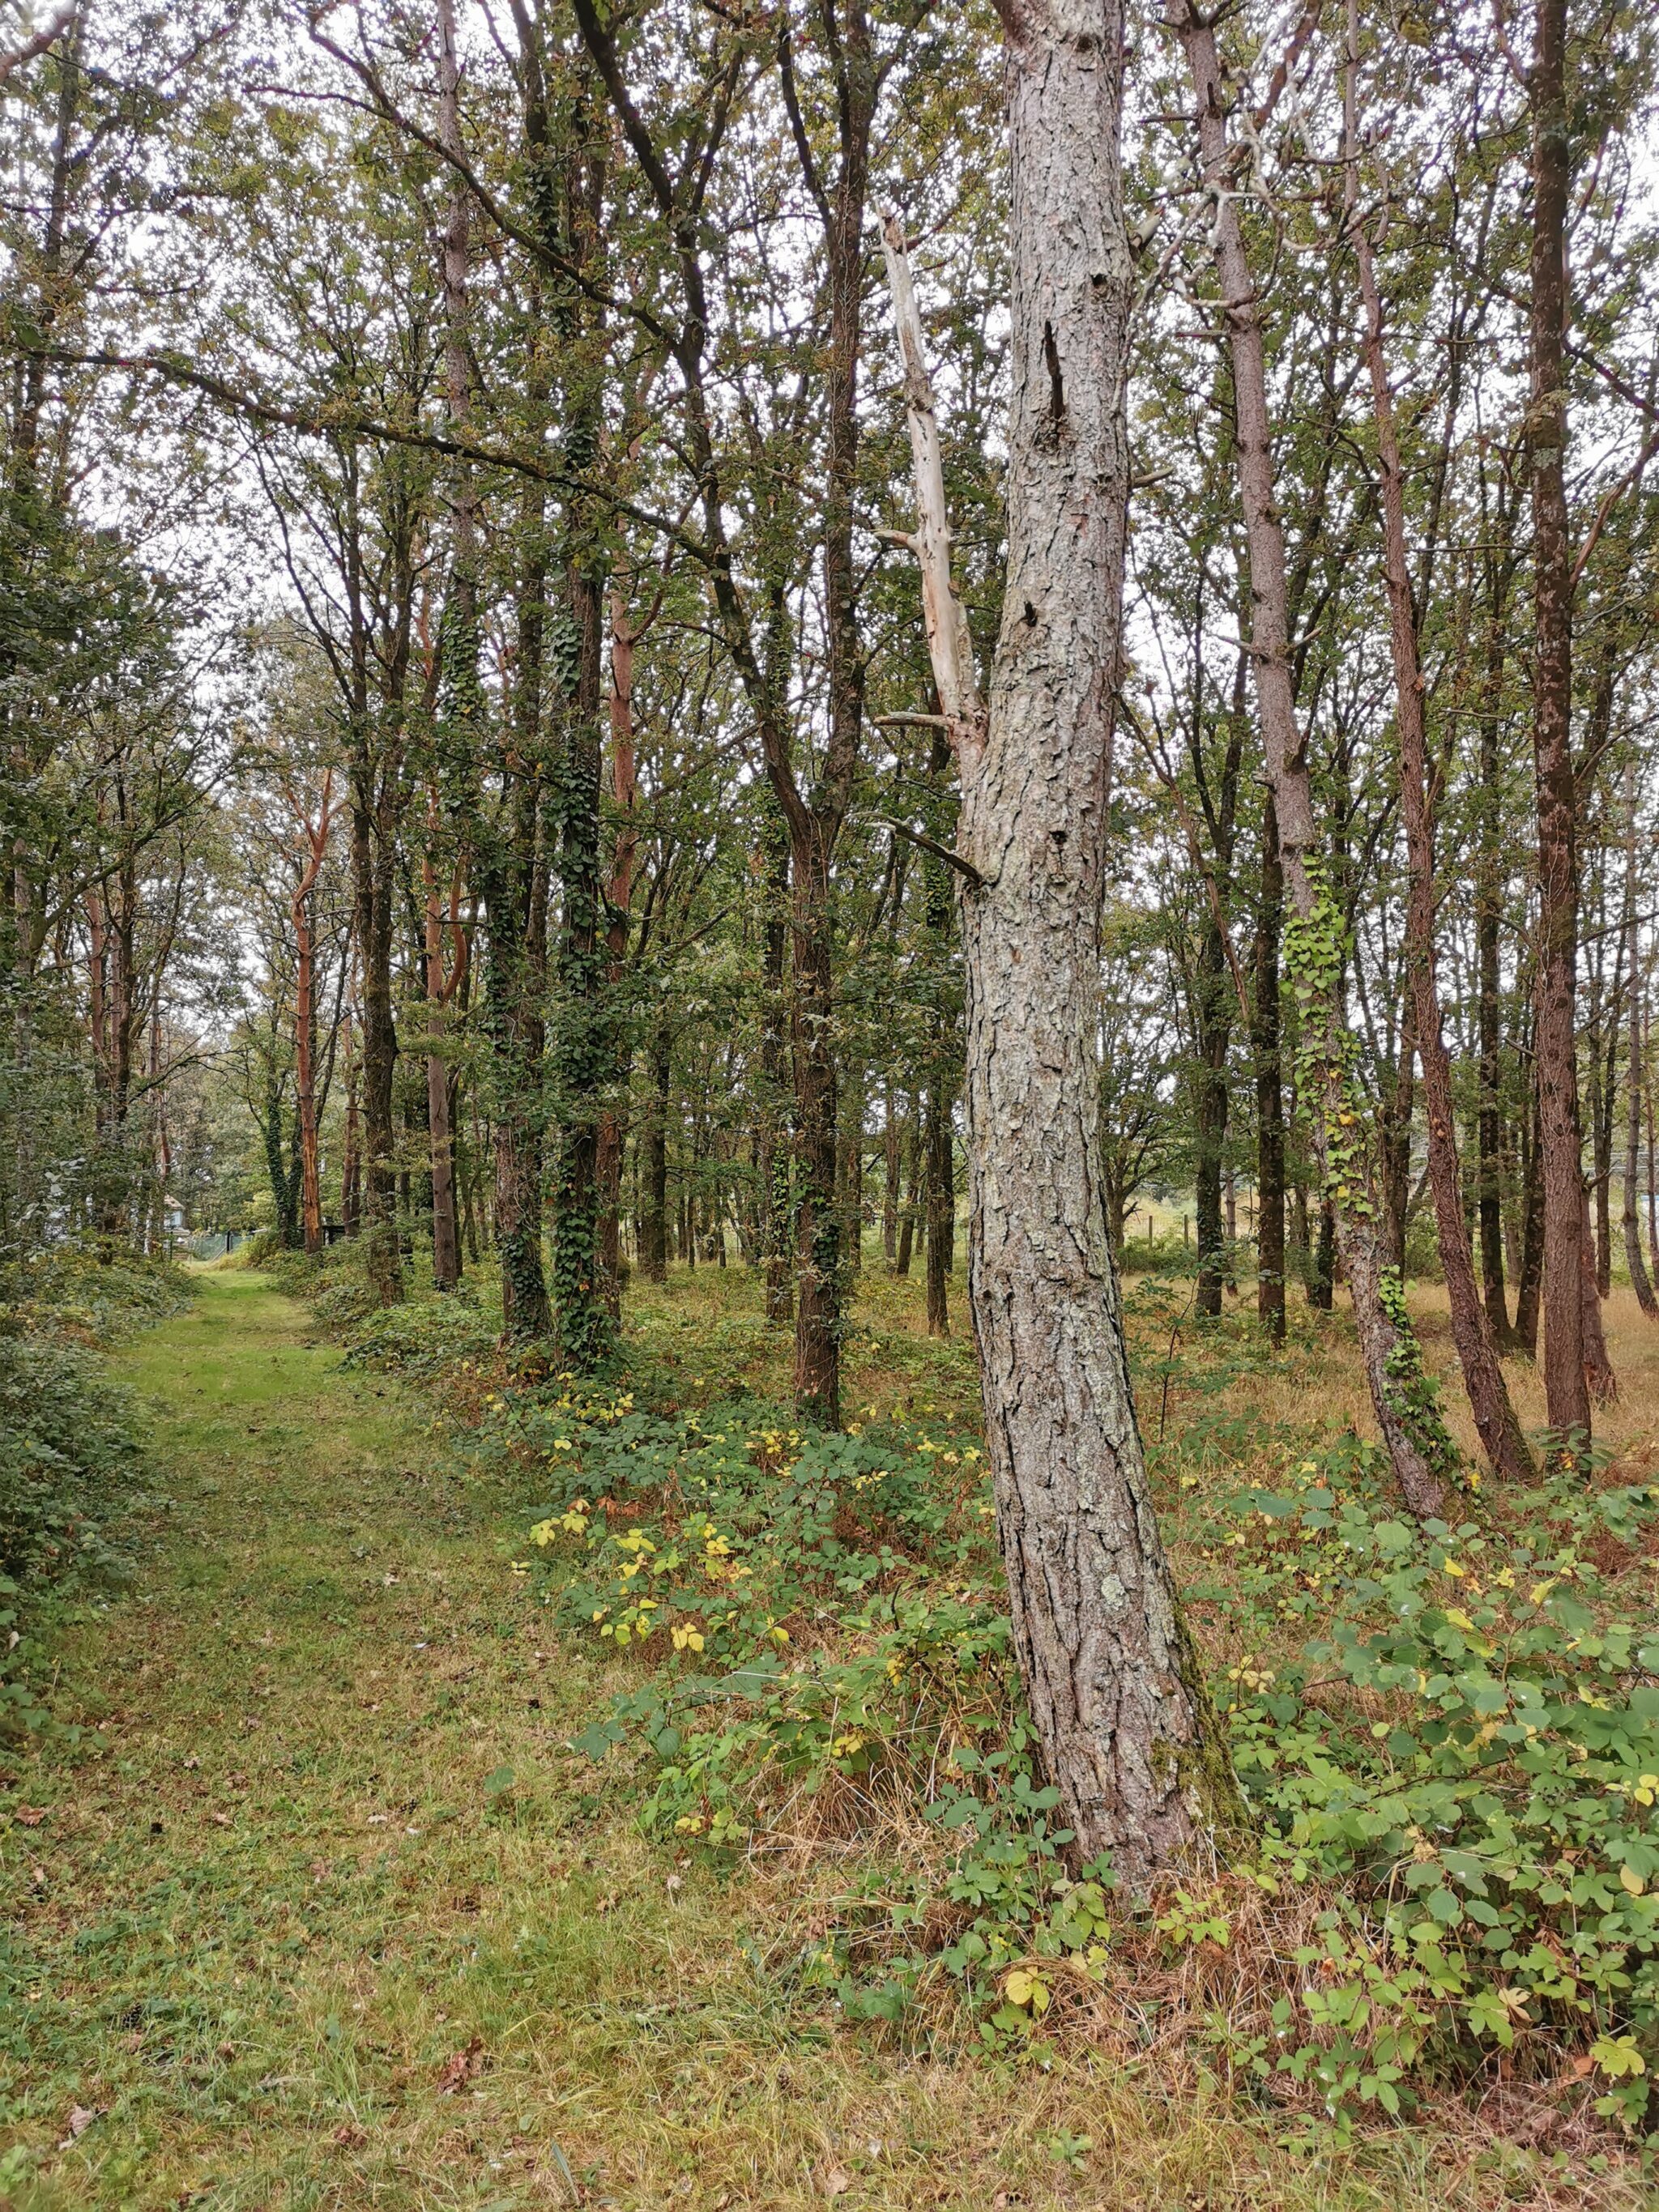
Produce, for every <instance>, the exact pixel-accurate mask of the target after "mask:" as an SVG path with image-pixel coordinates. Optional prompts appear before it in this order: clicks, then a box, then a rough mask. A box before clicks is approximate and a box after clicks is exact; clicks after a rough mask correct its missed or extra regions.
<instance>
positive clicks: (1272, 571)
mask: <svg viewBox="0 0 1659 2212" xmlns="http://www.w3.org/2000/svg"><path fill="white" fill-rule="evenodd" d="M1167 20H1168V21H1169V22H1170V25H1171V27H1172V28H1173V29H1174V30H1175V31H1176V33H1177V34H1178V36H1179V37H1180V40H1181V42H1182V47H1183V48H1184V50H1185V52H1186V57H1187V64H1188V70H1189V72H1190V74H1191V76H1192V82H1193V88H1194V93H1195V94H1196V95H1197V106H1198V118H1197V122H1198V137H1199V146H1200V156H1201V162H1202V167H1203V173H1204V176H1205V179H1206V184H1207V185H1208V186H1209V188H1210V191H1211V192H1212V196H1213V200H1214V209H1215V216H1214V226H1213V230H1212V240H1213V246H1214V252H1215V264H1216V274H1217V277H1218V282H1219V284H1220V289H1221V295H1222V299H1223V301H1224V302H1225V307H1224V310H1223V312H1224V315H1225V323H1226V328H1227V333H1228V343H1229V347H1230V351H1231V362H1232V369H1233V387H1234V393H1235V399H1236V407H1237V465H1238V478H1239V488H1240V492H1241V495H1242V503H1243V510H1244V525H1245V532H1246V538H1247V540H1248V544H1249V568H1250V595H1251V600H1252V607H1251V630H1252V636H1251V665H1252V668H1253V670H1254V672H1255V689H1256V697H1257V701H1258V703H1259V706H1260V708H1261V731H1262V739H1263V749H1264V750H1265V752H1266V755H1267V776H1268V781H1269V783H1270V785H1271V787H1272V789H1273V804H1274V806H1275V808H1276V809H1277V811H1278V817H1279V850H1280V854H1281V858H1282V861H1283V865H1284V870H1285V894H1286V896H1287V899H1288V901H1289V903H1290V907H1291V921H1290V923H1289V924H1288V925H1287V927H1286V930H1285V945H1284V955H1285V965H1286V968H1287V969H1288V970H1289V972H1290V974H1291V979H1292V981H1293V982H1294V984H1295V986H1296V987H1297V991H1298V993H1299V994H1301V995H1302V999H1303V1046H1304V1054H1305V1056H1306V1058H1307V1060H1308V1069H1307V1076H1308V1088H1309V1090H1310V1094H1311V1095H1309V1096H1305V1097H1304V1099H1303V1105H1304V1110H1305V1111H1306V1113H1307V1115H1308V1122H1309V1130H1310V1137H1311V1139H1312V1143H1313V1149H1314V1154H1315V1158H1316V1161H1317V1162H1318V1165H1319V1170H1320V1179H1321V1182H1322V1185H1323V1187H1324V1190H1325V1193H1326V1194H1327V1197H1328V1200H1330V1201H1331V1202H1332V1204H1333V1207H1334V1234H1335V1240H1336V1244H1337V1249H1338V1250H1339V1252H1340V1256H1341V1260H1342V1264H1343V1269H1344V1272H1345V1273H1346V1278H1347V1283H1348V1289H1349V1294H1350V1296H1351V1297H1352V1301H1353V1310H1354V1320H1355V1322H1356V1325H1357V1328H1358V1335H1359V1346H1360V1352H1361V1356H1362V1358H1363V1359H1364V1366H1365V1376H1366V1381H1367V1383H1369V1385H1370V1396H1371V1405H1372V1408H1373V1411H1374V1413H1375V1414H1376V1423H1377V1427H1378V1429H1379V1430H1380V1431H1381V1432H1382V1436H1383V1443H1384V1444H1385V1446H1386V1447H1387V1449H1388V1453H1389V1460H1390V1462H1391V1463H1392V1465H1393V1468H1394V1473H1395V1480H1396V1481H1397V1482H1398V1483H1399V1485H1400V1489H1401V1495H1402V1496H1403V1498H1405V1501H1406V1504H1407V1506H1408V1508H1409V1509H1410V1510H1412V1511H1413V1513H1415V1514H1417V1515H1419V1516H1432V1515H1435V1514H1437V1513H1438V1512H1439V1510H1440V1507H1441V1504H1442V1500H1443V1484H1444V1480H1445V1476H1446V1474H1448V1473H1449V1471H1450V1470H1451V1468H1453V1467H1455V1462H1456V1453H1455V1446H1454V1445H1453V1444H1452V1442H1451V1439H1450V1437H1449V1435H1448V1434H1447V1432H1446V1429H1445V1425H1444V1422H1443V1419H1442V1417H1441V1414H1440V1411H1439V1407H1438V1406H1437V1403H1436V1401H1435V1399H1434V1395H1433V1393H1432V1389H1431V1387H1428V1386H1427V1385H1426V1384H1425V1380H1424V1377H1423V1371H1422V1361H1421V1354H1420V1352H1419V1348H1418V1345H1417V1341H1416V1338H1415V1335H1414V1334H1413V1329H1412V1326H1411V1322H1410V1318H1409V1316H1408V1315H1407V1310H1406V1305H1405V1298H1404V1293H1403V1291H1402V1290H1401V1285H1400V1280H1399V1278H1398V1276H1397V1275H1396V1274H1395V1273H1394V1272H1393V1271H1392V1270H1391V1269H1389V1267H1387V1265H1386V1262H1385V1255H1384V1254H1383V1249H1382V1245H1381V1242H1380V1239H1379V1237H1378V1233H1377V1228H1376V1224H1377V1222H1378V1220H1379V1219H1380V1211H1381V1210H1380V1194H1379V1188H1378V1176H1377V1171H1376V1161H1375V1158H1374V1157H1373V1152H1372V1147H1371V1146H1370V1143H1369V1142H1368V1139H1367V1132H1366V1128H1365V1114H1364V1101H1363V1099H1362V1098H1361V1097H1359V1095H1358V1091H1357V1089H1356V1087H1355V1085H1353V1083H1352V1079H1351V1076H1350V1073H1349V1069H1348V1053H1347V1019H1346V1006H1345V1004H1344V997H1345V991H1344V981H1343V972H1342V944H1343V926H1342V919H1341V915H1340V912H1339V910H1338V908H1337V905H1336V902H1335V900H1334V897H1333V896H1332V892H1331V889H1330V885H1329V884H1328V880H1327V878H1326V874H1325V871H1324V868H1323V866H1322V862H1321V860H1320V858H1319V854H1318V839H1317V836H1316V829H1315V825H1314V810H1313V791H1312V785H1311V781H1310V776H1309V773H1308V761H1307V751H1306V745H1305V740H1304V736H1303V733H1302V731H1301V729H1300V727H1299V726H1298V723H1297V712H1296V699H1295V693H1294V689H1293V685H1292V679H1291V658H1290V639H1289V614H1288V609H1289V593H1288V586H1287V580H1286V573H1285V531H1284V524H1283V521H1282V519H1281V517H1280V513H1279V505H1278V500H1277V495H1276V490H1275V486H1274V481H1273V443H1272V436H1271V429H1270V422H1269V415H1268V408H1267V363H1266V352H1265V346H1264V341H1263V337H1262V325H1261V308H1260V304H1259V301H1258V299H1257V295H1256V289H1255V280H1254V278H1253V276H1252V275H1251V271H1250V266H1249V259H1248V258H1247V256H1246V253H1245V249H1244V239H1243V230H1242V228H1241V227H1240V223H1239V217H1238V204H1237V197H1236V195H1235V192H1234V189H1233V177H1232V169H1231V148H1230V146H1229V144H1228V138H1227V123H1226V105H1225V96H1224V94H1223V91H1222V84H1221V67H1220V59H1219V56H1218V51H1217V46H1216V36H1215V31H1214V28H1213V25H1212V19H1211V18H1209V17H1206V16H1203V15H1200V14H1199V13H1198V11H1197V9H1195V8H1194V5H1193V0H1168V4H1167Z"/></svg>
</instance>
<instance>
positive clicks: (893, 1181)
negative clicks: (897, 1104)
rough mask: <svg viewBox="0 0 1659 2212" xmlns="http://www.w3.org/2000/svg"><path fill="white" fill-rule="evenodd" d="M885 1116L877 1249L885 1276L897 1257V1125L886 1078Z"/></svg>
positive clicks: (891, 1086)
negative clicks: (878, 1243) (885, 1262)
mask: <svg viewBox="0 0 1659 2212" xmlns="http://www.w3.org/2000/svg"><path fill="white" fill-rule="evenodd" d="M886 1109H887V1110H886V1115H885V1118H884V1121H883V1123H882V1133H881V1152H882V1170H883V1176H882V1194H881V1249H882V1254H883V1256H884V1259H885V1260H886V1261H887V1267H888V1271H889V1273H892V1272H894V1263H895V1261H896V1260H897V1258H898V1212H899V1160H900V1152H899V1125H898V1119H897V1116H896V1115H895V1113H894V1111H893V1079H892V1078H891V1076H889V1077H888V1079H887V1092H886Z"/></svg>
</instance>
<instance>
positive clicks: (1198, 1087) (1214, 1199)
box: [1193, 917, 1233, 1318]
mask: <svg viewBox="0 0 1659 2212" xmlns="http://www.w3.org/2000/svg"><path fill="white" fill-rule="evenodd" d="M1194 995H1195V998H1196V1001H1197V1005H1196V1013H1197V1018H1198V1054H1197V1060H1196V1065H1195V1066H1194V1092H1195V1094H1196V1095H1195V1097H1194V1101H1193V1109H1194V1111H1193V1135H1194V1154H1195V1164H1194V1212H1196V1214H1197V1217H1198V1221H1197V1227H1198V1289H1197V1292H1196V1304H1197V1310H1198V1312H1199V1313H1200V1314H1201V1315H1205V1316H1209V1317H1211V1318H1214V1317H1215V1316H1218V1315H1219V1313H1220V1311H1221V1291H1222V1285H1223V1284H1224V1282H1225V1279H1226V1274H1227V1255H1226V1241H1225V1230H1224V1228H1223V1225H1222V1218H1221V1179H1222V1155H1223V1153H1224V1152H1225V1148H1226V1143H1227V1107H1228V1103H1229V1102H1228V1096H1227V1053H1228V1048H1229V1046H1230V1045H1231V1042H1232V1004H1233V1000H1232V994H1231V990H1230V988H1229V987H1228V981H1227V966H1226V953H1225V947H1224V946H1223V945H1222V941H1221V929H1220V926H1219V924H1218V922H1217V921H1215V919H1214V918H1213V917H1212V918H1211V919H1210V920H1209V921H1208V922H1206V926H1205V930H1204V937H1203V941H1202V944H1201V945H1200V951H1199V961H1198V981H1197V989H1196V992H1195V994H1194Z"/></svg>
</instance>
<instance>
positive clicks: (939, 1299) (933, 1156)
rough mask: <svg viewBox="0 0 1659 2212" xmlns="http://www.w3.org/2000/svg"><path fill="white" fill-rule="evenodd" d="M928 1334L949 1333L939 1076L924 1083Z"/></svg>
mask: <svg viewBox="0 0 1659 2212" xmlns="http://www.w3.org/2000/svg"><path fill="white" fill-rule="evenodd" d="M954 1209H955V1192H954V1191H953V1189H952V1188H951V1098H950V1095H949V1093H948V1091H946V1089H945V1084H944V1082H943V1080H942V1079H941V1078H939V1077H937V1076H936V1077H935V1078H934V1079H933V1081H932V1082H931V1083H930V1084H929V1085H928V1087H927V1334H928V1335H929V1336H949V1334H951V1310H950V1282H951V1233H950V1217H951V1212H953V1211H954Z"/></svg>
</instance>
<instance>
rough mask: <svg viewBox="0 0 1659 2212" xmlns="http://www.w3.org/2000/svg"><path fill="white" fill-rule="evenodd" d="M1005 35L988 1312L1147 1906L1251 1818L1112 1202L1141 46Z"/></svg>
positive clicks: (1061, 1715) (1070, 1671) (1033, 1595)
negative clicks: (1106, 1082) (1132, 135)
mask: <svg viewBox="0 0 1659 2212" xmlns="http://www.w3.org/2000/svg"><path fill="white" fill-rule="evenodd" d="M1003 21H1004V26H1005V29H1006V34H1007V64H1006V70H1007V75H1006V84H1007V111H1008V130H1009V143H1010V154H1011V170H1012V193H1013V210H1012V262H1013V272H1014V295H1013V307H1012V332H1011V357H1012V410H1011V414H1012V420H1011V424H1010V438H1009V469H1008V580H1007V589H1006V599H1005V604H1004V609H1003V621H1002V631H1001V636H1000V642H999V645H998V651H997V673H996V682H995V685H994V696H993V700H992V707H991V714H990V721H989V727H988V732H987V735H986V738H985V739H984V741H983V743H982V744H981V743H980V742H979V741H978V739H977V738H976V736H975V735H974V734H972V733H969V732H965V731H963V732H959V734H958V764H959V766H960V769H961V772H962V778H963V810H962V821H961V828H960V848H961V850H962V852H963V855H964V857H965V860H966V861H967V863H968V864H969V866H970V867H971V868H972V870H973V871H974V876H973V879H972V881H971V884H970V888H969V890H968V892H967V894H966V895H965V896H964V898H963V908H962V930H963V960H964V967H965V971H966V984H967V1085H966V1100H967V1121H968V1158H969V1196H970V1212H971V1221H972V1227H971V1231H970V1237H969V1295H970V1297H971V1301H972V1304H973V1310H974V1318H975V1328H976V1331H977V1335H978V1341H979V1350H980V1361H981V1388H982V1392H983V1397H984V1406H985V1425H986V1437H987V1447H988V1452H989V1457H990V1462H991V1468H992V1472H993V1475H994V1482H995V1487H996V1498H997V1519H998V1528H999V1533H1000V1538H1001V1543H1002V1551H1003V1558H1004V1560H1005V1563H1006V1570H1007V1577H1008V1590H1009V1601H1010V1606H1011V1609H1012V1618H1013V1630H1014V1643H1015V1649H1016V1650H1017V1652H1018V1657H1019V1663H1020V1668H1021V1672H1022V1674H1023V1675H1024V1682H1025V1688H1026V1694H1027V1697H1028V1699H1029V1700H1030V1710H1031V1715H1032V1719H1033V1722H1034V1723H1035V1725H1036V1731H1037V1737H1038V1741H1039V1742H1040V1744H1041V1746H1042V1753H1043V1759H1044V1762H1045V1764H1046V1765H1047V1768H1048V1773H1049V1776H1050V1778H1051V1779H1052V1781H1053V1783H1054V1787H1055V1788H1056V1790H1058V1792H1059V1794H1060V1819H1061V1820H1063V1821H1064V1823H1065V1825H1066V1826H1067V1827H1068V1828H1070V1829H1071V1830H1073V1833H1074V1836H1075V1839H1076V1840H1075V1843H1074V1845H1073V1849H1074V1850H1075V1851H1076V1853H1077V1856H1078V1857H1079V1858H1080V1859H1085V1860H1086V1859H1088V1858H1090V1857H1093V1856H1094V1855H1095V1854H1096V1853H1097V1852H1099V1851H1102V1850H1107V1851H1109V1852H1110V1853H1111V1854H1112V1857H1113V1859H1114V1862H1115V1865H1116V1866H1117V1868H1118V1869H1119V1870H1120V1872H1121V1874H1122V1875H1124V1876H1125V1877H1126V1878H1127V1880H1128V1881H1131V1882H1133V1883H1139V1882H1141V1881H1145V1880H1146V1878H1147V1877H1148V1876H1149V1875H1151V1874H1152V1872H1153V1871H1154V1870H1155V1869H1158V1867H1160V1866H1163V1865H1165V1864H1167V1863H1170V1861H1171V1860H1172V1859H1175V1858H1177V1857H1180V1856H1181V1854H1182V1853H1183V1852H1184V1851H1185V1850H1187V1849H1188V1847H1189V1846H1190V1845H1191V1844H1193V1843H1194V1841H1195V1840H1196V1839H1197V1838H1199V1837H1200V1835H1202V1834H1203V1833H1204V1832H1205V1830H1206V1827H1207V1826H1209V1825H1210V1824H1212V1823H1220V1824H1231V1823H1232V1822H1234V1821H1236V1820H1237V1819H1238V1818H1239V1814H1240V1808H1239V1802H1238V1797H1237V1790H1236V1787H1235V1785H1234V1783H1233V1780H1232V1776H1231V1769H1230V1766H1229V1764H1228V1759H1227V1754H1226V1751H1225V1743H1224V1741H1223V1739H1222V1738H1221V1735H1220V1734H1219V1731H1218V1727H1217V1723H1216V1722H1215V1719H1214V1717H1213V1715H1212V1712H1211V1711H1210V1708H1209V1705H1208V1701H1207V1699H1206V1694H1205V1691H1204V1686H1203V1677H1202V1672H1201V1668H1200V1663H1199V1659H1198V1655H1197V1653H1196V1651H1195V1650H1194V1646H1193V1644H1192V1642H1191V1640H1190V1638H1189V1637H1188V1634H1187V1632H1186V1629H1185V1627H1184V1625H1183V1623H1182V1617H1181V1612H1180V1607H1179V1605H1178V1602H1177V1601H1176V1590H1175V1585H1174V1581H1173V1578H1172V1577H1171V1575H1170V1568H1169V1564H1168V1561H1167V1560H1166V1559H1165V1557H1164V1549H1163V1546H1162V1543H1161V1541H1160V1538H1159V1534H1158V1524H1157V1522H1156V1519H1155V1517H1154V1516H1153V1512H1152V1498H1151V1492H1150V1487H1149V1485H1148V1482H1147V1477H1146V1465H1145V1461H1144V1458H1143V1455H1142V1451H1141V1444H1140V1437H1139V1431H1138V1430H1137V1428H1136V1425H1135V1418H1134V1407H1133V1401H1132V1399H1131V1396H1130V1390H1129V1376H1128V1366H1127V1358H1126V1356H1125V1351H1124V1343H1123V1331H1122V1324H1121V1316H1120V1311H1119V1301H1118V1286H1117V1277H1116V1271H1115V1267H1114V1265H1113V1261H1112V1256H1111V1249H1110V1245H1109V1240H1108V1235H1107V1225H1106V1210H1105V1204H1104V1197H1103V1191H1102V1188H1101V1181H1100V1152H1099V1129H1098V1123H1099V1072H1098V1069H1097V1066H1096V1064H1095V1020H1096V1003H1097V992H1098V987H1099V986H1098V977H1099V922H1100V906H1101V897H1102V890H1103V880H1102V878H1103V860H1104V853H1105V845H1106V835H1107V793H1108V781H1109V747H1110V738H1111V716H1112V699H1113V695H1114V691H1115V685H1116V680H1117V668H1118V658H1119V654H1120V653H1121V636H1122V633H1121V593H1122V576H1123V553H1124V526H1125V511H1126V505H1127V490H1128V450H1127V434H1126V424H1125V419H1124V392H1125V382H1126V374H1127V353H1128V325H1129V313H1130V301H1131V295H1132V293H1133V270H1132V265H1131V261H1130V255H1129V250H1128V241H1127V237H1126V235H1125V233H1124V228H1123V216H1122V204H1121V175H1120V170H1119V155H1118V145H1119V125H1120V118H1121V92H1122V60H1123V19H1122V15H1121V7H1120V5H1119V0H1085V4H1081V5H1073V6H1070V7H1068V8H1067V9H1065V10H1063V11H1062V10H1061V9H1059V8H1058V7H1056V6H1054V5H1053V4H1052V0H1006V5H1005V9H1004V15H1003ZM937 674H938V670H937V668H936V675H937ZM947 680H948V679H947ZM940 692H941V696H945V684H940Z"/></svg>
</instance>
